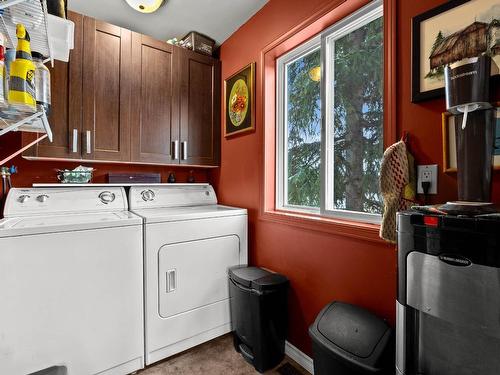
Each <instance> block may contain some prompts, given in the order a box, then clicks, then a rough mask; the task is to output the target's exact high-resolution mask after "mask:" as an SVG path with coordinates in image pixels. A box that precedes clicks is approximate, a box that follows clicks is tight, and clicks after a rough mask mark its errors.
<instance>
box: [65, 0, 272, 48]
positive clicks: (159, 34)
mask: <svg viewBox="0 0 500 375" xmlns="http://www.w3.org/2000/svg"><path fill="white" fill-rule="evenodd" d="M267 2H268V0H167V2H166V4H165V5H163V6H162V7H161V8H160V9H159V10H158V11H157V12H156V13H152V14H142V13H140V12H137V11H135V10H133V9H132V8H130V7H129V6H128V5H127V3H126V2H125V0H105V1H103V0H68V9H70V10H73V11H75V12H78V13H82V14H85V15H88V16H91V17H94V18H96V19H99V20H102V21H106V22H109V23H112V24H114V25H118V26H122V27H125V28H127V29H130V30H133V31H137V32H139V33H141V34H146V35H150V36H153V37H154V38H156V39H160V40H168V39H171V38H174V37H176V38H177V39H180V38H182V37H183V36H184V35H185V34H187V33H188V32H189V31H192V30H195V31H198V32H200V33H202V34H206V35H208V36H209V37H211V38H213V39H215V41H216V42H217V44H221V43H222V42H224V41H225V40H226V39H227V38H228V37H229V36H230V35H231V34H232V33H234V32H235V31H236V30H237V29H238V28H239V27H240V26H241V25H243V24H244V23H245V22H246V21H248V19H250V18H251V17H252V16H253V15H254V14H255V13H256V12H257V11H258V10H259V9H260V8H262V7H263V6H264V5H265V4H266V3H267Z"/></svg>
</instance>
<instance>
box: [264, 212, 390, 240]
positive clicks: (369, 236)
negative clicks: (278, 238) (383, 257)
mask: <svg viewBox="0 0 500 375" xmlns="http://www.w3.org/2000/svg"><path fill="white" fill-rule="evenodd" d="M260 220H262V221H268V222H274V223H278V224H284V225H290V226H294V227H299V228H301V229H305V230H311V231H318V232H324V233H329V234H334V235H338V236H345V237H351V238H356V239H360V240H365V241H371V242H378V243H384V244H387V242H385V241H384V240H382V239H381V238H380V237H379V230H380V225H379V224H370V223H361V222H358V221H352V220H345V219H338V218H330V217H325V216H320V215H315V214H308V213H301V212H292V211H284V210H272V211H265V212H263V213H261V215H260Z"/></svg>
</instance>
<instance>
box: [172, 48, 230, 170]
mask: <svg viewBox="0 0 500 375" xmlns="http://www.w3.org/2000/svg"><path fill="white" fill-rule="evenodd" d="M177 52H178V53H177V56H178V63H179V75H180V77H179V80H180V82H179V83H180V155H181V156H180V159H181V164H198V165H217V164H219V154H220V153H219V149H220V100H221V94H220V87H221V77H220V73H221V67H220V61H217V60H215V59H213V58H211V57H209V56H204V55H201V54H198V53H195V52H193V51H190V50H186V49H181V48H178V51H177Z"/></svg>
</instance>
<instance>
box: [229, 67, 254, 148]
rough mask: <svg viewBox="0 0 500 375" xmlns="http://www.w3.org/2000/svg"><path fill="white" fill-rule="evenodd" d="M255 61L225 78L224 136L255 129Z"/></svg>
mask: <svg viewBox="0 0 500 375" xmlns="http://www.w3.org/2000/svg"><path fill="white" fill-rule="evenodd" d="M254 86H255V63H251V64H249V65H247V66H245V67H244V68H243V69H241V70H240V71H239V72H237V73H235V74H233V75H232V76H231V77H229V78H227V79H226V80H224V109H225V119H226V122H225V127H224V136H225V137H226V138H227V137H230V136H232V135H235V134H241V133H246V132H249V131H253V130H255V96H254V95H255V93H254Z"/></svg>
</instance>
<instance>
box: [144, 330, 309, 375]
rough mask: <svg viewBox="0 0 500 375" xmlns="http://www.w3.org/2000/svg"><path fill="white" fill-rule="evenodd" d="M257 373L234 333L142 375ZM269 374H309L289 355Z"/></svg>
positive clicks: (152, 367) (246, 374)
mask: <svg viewBox="0 0 500 375" xmlns="http://www.w3.org/2000/svg"><path fill="white" fill-rule="evenodd" d="M171 374H176V375H255V374H258V372H257V371H255V369H254V368H253V367H252V366H251V365H250V364H248V363H247V362H246V361H245V360H244V359H243V358H242V357H241V355H240V354H239V353H237V352H236V351H235V350H234V347H233V341H232V338H231V336H230V335H226V336H222V337H220V338H217V339H215V340H212V341H209V342H207V343H205V344H202V345H200V346H197V347H195V348H193V349H190V350H188V351H186V352H184V353H180V354H178V355H176V356H174V357H171V358H168V359H166V360H164V361H161V362H158V363H157V364H155V365H153V366H150V367H148V368H146V369H144V370H142V371H140V372H138V375H171ZM266 374H269V375H309V373H308V372H306V371H305V370H304V369H302V368H301V367H300V366H299V365H297V364H296V363H295V362H293V361H292V360H290V359H288V358H285V360H284V361H283V363H281V364H280V365H279V366H277V367H276V368H275V369H273V370H270V371H267V372H266Z"/></svg>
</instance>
